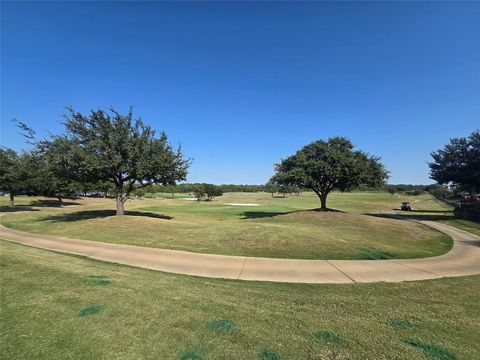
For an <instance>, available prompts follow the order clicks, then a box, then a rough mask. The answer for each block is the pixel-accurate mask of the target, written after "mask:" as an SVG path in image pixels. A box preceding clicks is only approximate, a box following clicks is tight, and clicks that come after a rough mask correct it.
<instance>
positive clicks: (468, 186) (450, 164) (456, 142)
mask: <svg viewBox="0 0 480 360" xmlns="http://www.w3.org/2000/svg"><path fill="white" fill-rule="evenodd" d="M431 156H432V158H433V161H432V162H431V163H429V164H428V165H429V167H430V178H431V179H433V180H435V181H437V182H438V183H439V184H450V183H451V184H453V185H455V186H457V187H459V188H460V189H461V190H465V191H471V192H472V191H474V192H480V130H476V131H474V132H472V133H471V134H470V136H469V137H466V138H453V139H451V140H450V143H449V144H447V145H445V146H444V147H443V149H440V150H437V151H435V152H432V153H431Z"/></svg>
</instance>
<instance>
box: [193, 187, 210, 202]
mask: <svg viewBox="0 0 480 360" xmlns="http://www.w3.org/2000/svg"><path fill="white" fill-rule="evenodd" d="M193 195H194V196H195V198H196V199H197V201H200V200H202V199H203V198H205V196H206V195H207V193H206V191H205V186H204V185H202V184H198V185H195V187H194V188H193Z"/></svg>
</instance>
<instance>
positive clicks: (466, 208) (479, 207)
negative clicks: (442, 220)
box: [454, 200, 480, 221]
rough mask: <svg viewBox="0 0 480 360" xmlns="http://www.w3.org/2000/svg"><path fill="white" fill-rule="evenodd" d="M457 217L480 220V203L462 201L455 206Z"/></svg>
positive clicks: (476, 201)
mask: <svg viewBox="0 0 480 360" xmlns="http://www.w3.org/2000/svg"><path fill="white" fill-rule="evenodd" d="M454 214H455V217H458V218H461V219H468V220H476V221H479V220H480V201H478V200H468V201H466V200H461V201H459V202H457V203H456V204H455V210H454Z"/></svg>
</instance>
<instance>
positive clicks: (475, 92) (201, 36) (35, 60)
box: [1, 2, 480, 183]
mask: <svg viewBox="0 0 480 360" xmlns="http://www.w3.org/2000/svg"><path fill="white" fill-rule="evenodd" d="M1 10H2V13H1V20H2V24H1V27H2V28H1V30H2V31H1V70H2V78H1V130H2V134H1V143H2V145H3V146H9V147H13V148H16V149H21V148H24V147H26V145H25V144H24V140H23V138H22V137H21V136H20V135H18V134H17V130H16V129H15V127H14V126H13V125H12V123H11V121H10V120H11V119H12V118H17V119H20V120H22V121H25V122H27V123H29V124H30V125H31V126H33V127H34V128H36V129H37V130H39V131H40V133H43V134H45V133H46V132H48V131H51V132H58V131H60V130H61V125H60V121H61V117H60V116H61V114H62V113H63V112H64V106H65V105H69V104H70V105H72V106H73V107H74V108H76V109H77V110H79V111H82V112H85V111H88V110H89V109H92V108H98V107H107V106H110V105H113V106H114V107H116V108H117V109H119V110H121V111H126V110H127V109H128V106H129V105H132V106H134V109H135V112H136V113H137V114H138V115H140V116H141V117H142V118H143V119H144V120H145V121H147V122H149V123H150V124H152V125H153V126H154V127H155V128H156V129H158V130H165V131H166V132H167V133H168V134H169V137H170V139H171V141H172V143H174V144H176V143H178V142H181V143H182V145H183V148H184V150H185V152H186V154H187V155H188V156H190V157H193V158H194V164H193V166H192V168H191V171H190V175H189V179H188V180H189V181H201V182H213V183H264V182H266V181H267V180H268V178H269V177H270V176H271V175H272V172H273V168H272V164H273V163H275V162H277V161H279V159H280V158H282V157H286V156H288V155H289V154H291V153H293V152H294V151H295V150H297V149H298V148H300V147H301V146H303V145H305V144H307V143H309V142H311V141H314V140H316V139H324V138H328V137H330V136H333V135H343V136H347V137H349V138H350V139H351V140H352V141H353V142H354V143H355V144H356V145H357V146H358V147H359V148H360V149H363V150H365V151H368V152H369V153H371V154H375V155H379V156H381V157H382V159H383V162H384V164H385V165H386V167H387V169H388V170H390V172H391V179H390V182H391V183H431V182H432V181H431V180H430V179H429V178H428V166H427V161H429V153H430V152H431V151H433V150H436V149H438V148H440V147H441V146H442V145H444V144H445V143H447V142H448V140H449V138H451V137H456V136H466V135H468V134H469V133H470V132H472V131H473V130H474V129H476V128H480V3H479V2H464V3H461V2H437V3H433V2H426V3H419V2H402V3H392V2H381V3H378V2H369V3H358V2H357V3H345V2H341V3H339V2H337V3H324V2H317V3H309V2H297V3H286V2H281V3H271V2H261V3H255V2H248V3H232V2H223V3H219V2H213V3H155V2H144V3H139V2H135V3H128V2H95V3H93V2H84V3H72V2H46V3H42V2H33V3H29V2H2V4H1Z"/></svg>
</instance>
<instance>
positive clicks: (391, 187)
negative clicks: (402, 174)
mask: <svg viewBox="0 0 480 360" xmlns="http://www.w3.org/2000/svg"><path fill="white" fill-rule="evenodd" d="M387 192H388V193H389V194H390V195H392V196H393V195H394V194H395V193H396V192H397V188H396V187H395V186H394V185H387Z"/></svg>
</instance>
